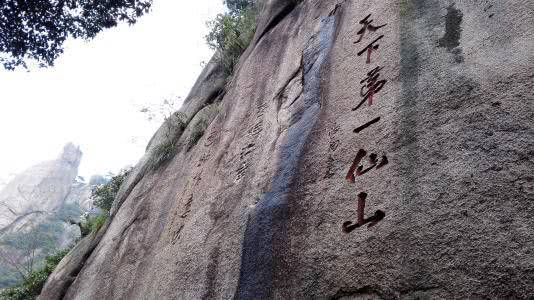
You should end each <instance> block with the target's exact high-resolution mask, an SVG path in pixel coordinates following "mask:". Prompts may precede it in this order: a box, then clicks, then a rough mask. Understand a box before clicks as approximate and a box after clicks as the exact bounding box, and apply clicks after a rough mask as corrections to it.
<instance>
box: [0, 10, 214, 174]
mask: <svg viewBox="0 0 534 300" xmlns="http://www.w3.org/2000/svg"><path fill="white" fill-rule="evenodd" d="M222 10H223V4H222V0H194V1H177V0H154V4H153V6H152V11H151V12H150V13H149V14H147V15H145V16H143V17H141V19H140V20H139V21H138V23H137V24H135V25H134V26H127V25H119V26H118V27H116V28H113V29H110V30H108V31H105V32H102V33H100V34H99V35H98V36H97V37H96V38H95V39H94V40H92V41H89V42H84V41H68V42H67V44H66V49H65V53H64V54H63V55H62V56H61V57H60V58H59V59H58V60H57V61H56V63H55V66H54V67H52V68H48V69H34V70H32V71H31V72H26V71H24V70H20V71H15V72H8V71H5V70H3V69H2V68H0V142H1V147H0V179H1V178H6V177H7V176H9V174H11V173H17V172H20V171H22V170H24V169H26V168H28V167H30V166H31V165H33V164H35V163H38V162H40V161H44V160H49V159H54V158H55V157H56V156H57V155H58V154H59V153H60V152H61V150H62V148H63V145H64V144H66V143H67V142H73V143H75V144H77V145H79V146H80V147H81V150H82V151H83V153H84V156H83V158H82V163H81V165H80V175H82V176H84V177H85V178H86V179H88V177H89V176H91V175H92V174H104V173H107V172H108V171H112V172H115V173H116V172H117V171H119V170H120V169H121V168H122V167H124V166H127V165H134V164H135V163H136V162H137V161H138V160H139V158H140V157H141V156H142V154H143V153H144V149H145V146H146V144H147V142H148V140H149V139H150V137H151V136H152V134H153V133H154V132H155V130H156V129H157V127H158V126H159V124H156V123H155V122H149V121H148V120H146V118H145V116H144V115H143V114H142V113H140V112H139V109H140V108H141V106H142V105H143V104H147V103H160V102H161V101H162V99H163V98H164V97H169V96H171V95H175V96H179V97H181V98H182V99H183V98H185V97H186V96H187V94H188V92H189V90H190V88H191V87H192V86H193V84H194V82H195V80H196V78H197V76H198V75H199V74H200V71H201V70H202V67H201V62H202V61H206V62H207V61H208V60H209V59H210V57H211V54H212V51H211V50H210V49H208V47H207V46H206V43H205V41H204V35H205V34H206V31H207V28H206V25H205V23H206V21H207V20H208V19H211V18H212V17H213V16H215V15H216V14H217V13H219V12H221V11H222ZM132 139H134V140H135V141H132Z"/></svg>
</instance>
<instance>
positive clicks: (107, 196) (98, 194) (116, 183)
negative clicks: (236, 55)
mask: <svg viewBox="0 0 534 300" xmlns="http://www.w3.org/2000/svg"><path fill="white" fill-rule="evenodd" d="M130 170H131V169H127V170H122V171H121V172H120V173H119V174H117V175H115V176H112V177H111V179H110V180H109V181H108V182H107V183H104V184H101V185H97V186H95V187H93V189H92V191H91V198H92V199H93V203H94V204H95V206H97V207H98V208H100V209H102V210H105V211H109V210H110V209H111V206H112V205H113V201H114V200H115V196H117V193H118V192H119V189H120V187H121V185H122V183H123V182H124V179H125V178H126V176H128V174H129V173H130Z"/></svg>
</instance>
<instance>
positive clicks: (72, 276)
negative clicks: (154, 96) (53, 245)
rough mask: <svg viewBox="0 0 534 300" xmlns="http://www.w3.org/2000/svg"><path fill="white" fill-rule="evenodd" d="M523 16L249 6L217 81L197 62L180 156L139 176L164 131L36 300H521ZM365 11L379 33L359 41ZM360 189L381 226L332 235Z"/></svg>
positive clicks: (490, 5) (360, 4)
mask: <svg viewBox="0 0 534 300" xmlns="http://www.w3.org/2000/svg"><path fill="white" fill-rule="evenodd" d="M533 9H534V4H533V3H532V2H530V1H516V2H514V3H511V2H506V1H499V2H497V1H495V2H492V1H485V2H480V1H471V2H469V3H467V2H465V1H464V2H460V1H459V2H456V3H453V2H450V1H441V0H428V1H415V0H401V1H360V0H354V1H349V0H347V1H340V2H339V3H335V2H330V1H319V0H306V1H303V2H302V3H298V4H296V5H295V3H294V2H292V1H275V0H271V1H265V5H264V6H263V8H262V13H261V17H260V20H259V23H258V24H259V25H258V31H257V33H256V37H255V38H254V42H253V44H252V45H251V46H250V47H249V49H248V50H247V51H246V52H245V54H244V55H243V56H242V59H241V62H240V64H239V65H238V67H237V72H236V74H235V76H234V77H233V80H232V81H231V82H230V83H228V84H226V85H225V84H224V78H223V77H222V72H221V70H220V67H219V66H218V64H217V63H216V61H212V62H211V63H210V64H209V65H208V66H207V67H206V69H205V70H204V72H203V74H202V75H201V76H200V78H199V80H198V81H197V83H196V84H195V87H194V88H193V90H192V91H191V94H190V95H189V97H188V99H187V100H186V101H185V104H184V107H183V108H182V111H183V112H185V113H187V115H188V118H189V120H193V121H191V122H190V123H189V125H188V126H187V128H185V129H179V128H178V129H175V130H176V131H173V132H172V133H173V136H176V137H178V138H179V140H178V143H177V145H178V146H177V147H178V148H177V154H176V156H175V157H174V158H173V159H172V160H171V161H169V162H167V163H165V164H163V165H161V166H159V167H157V168H151V167H150V166H151V165H150V161H151V160H150V158H151V154H152V153H153V151H154V149H155V147H157V145H158V144H160V143H162V142H163V140H164V136H165V134H164V133H166V132H168V131H169V129H168V128H169V126H170V125H169V124H164V125H163V126H162V128H161V129H160V130H159V131H158V132H157V133H156V134H155V135H154V138H153V139H152V141H151V143H150V145H149V146H148V148H147V153H146V154H145V156H144V157H143V158H142V159H141V160H140V162H139V164H138V165H137V166H136V168H135V169H134V171H132V173H131V175H130V177H129V178H128V180H126V183H125V184H124V185H123V186H122V187H121V191H120V192H119V195H118V197H117V199H116V201H115V204H114V208H113V209H112V218H111V220H110V222H109V223H108V224H106V225H105V226H104V227H103V228H102V230H101V231H100V232H99V233H98V235H95V236H91V237H88V238H86V239H85V240H84V241H83V242H82V243H81V244H80V245H78V247H77V248H76V249H75V250H74V251H73V252H72V253H71V254H70V255H69V256H67V257H66V258H65V259H64V260H63V261H62V263H61V265H60V266H59V267H58V269H57V270H56V271H55V272H54V274H53V275H52V277H51V278H50V279H49V281H48V283H47V285H46V286H45V288H44V290H43V292H42V295H41V299H60V298H64V299H229V298H236V299H266V298H274V299H309V298H319V299H327V298H333V299H435V298H445V299H451V298H452V299H457V298H484V297H495V298H523V299H524V298H528V297H530V296H532V295H533V294H534V286H533V285H532V284H531V283H532V282H534V261H533V259H532V249H534V231H532V230H531V229H532V228H534V219H533V218H532V215H533V214H534V202H533V201H532V200H533V199H534V177H533V176H532V169H533V164H534V152H533V151H532V149H534V147H533V146H534V129H533V128H534V127H533V125H534V124H533V122H534V121H533V120H534V106H533V103H534V102H533V100H534V99H533V95H532V89H533V88H534V87H533V85H534V83H533V82H534V80H533V75H532V74H534V72H533V70H534V60H533V59H534V51H532V50H534V40H533V39H532V32H533V31H534V16H533V15H532V14H531V13H530V12H532V10H533ZM369 14H372V16H371V17H370V19H372V20H373V21H372V23H371V24H372V25H374V26H377V27H378V26H381V25H384V24H386V26H384V27H380V28H378V29H376V31H371V30H368V31H367V32H366V33H365V34H364V36H363V37H362V40H361V41H360V42H356V41H358V39H359V36H360V35H359V34H358V33H359V32H361V29H362V26H363V24H364V23H365V22H362V23H360V21H361V20H363V19H364V18H365V17H366V16H367V15H369ZM380 35H383V37H382V38H381V39H380V40H379V42H378V43H379V47H378V48H377V49H374V48H373V50H372V51H371V52H370V57H369V58H370V59H369V63H366V61H367V55H368V53H369V52H367V50H365V47H366V46H367V45H368V44H369V43H371V42H372V41H373V40H375V39H376V38H378V37H379V36H380ZM512 45H513V46H512ZM362 49H364V51H363V52H362ZM360 52H361V53H362V54H361V55H358V53H360ZM377 67H378V68H377ZM375 68H377V69H376V70H379V71H376V70H375ZM380 68H382V69H380ZM373 70H375V71H373ZM377 72H378V73H379V75H378V77H377V79H376V80H387V82H386V83H385V84H384V85H383V87H382V88H381V89H380V91H377V92H376V93H375V94H374V95H372V102H371V99H365V102H364V103H363V104H362V105H361V106H359V107H358V104H359V103H360V102H361V101H362V99H364V97H365V96H366V92H367V91H368V88H366V87H363V88H362V85H364V84H365V85H366V84H368V83H369V82H370V81H369V80H371V79H369V78H373V77H374V76H376V75H377ZM369 74H371V75H369ZM375 83H376V81H375ZM367 95H368V93H367ZM218 101H221V104H220V106H219V108H218V109H217V111H218V113H217V114H216V115H213V113H211V114H206V111H213V110H212V107H213V106H212V105H213V104H212V103H217V102H218ZM369 102H371V103H372V105H369ZM215 105H217V104H215ZM355 107H358V108H357V109H355ZM200 115H202V116H209V117H207V118H208V119H209V122H210V125H209V126H208V129H207V130H206V132H205V133H204V135H203V137H202V138H201V139H200V141H199V142H198V143H197V144H196V145H195V146H194V147H193V148H192V149H191V150H189V151H188V149H187V147H185V145H187V141H188V138H189V137H190V135H191V131H192V129H191V127H192V126H193V125H192V124H194V123H195V122H194V120H195V119H198V118H199V116H200ZM378 118H380V119H378ZM377 120H378V121H377ZM366 124H367V125H368V126H366ZM360 149H363V150H365V151H366V156H365V157H364V158H363V159H362V160H361V162H360V163H359V164H358V165H357V166H356V167H358V166H360V165H361V167H362V168H361V169H360V168H358V169H357V170H356V171H355V172H358V174H362V175H361V176H355V178H354V182H350V181H351V180H349V181H347V180H346V178H349V179H350V176H347V171H348V170H349V168H350V167H351V164H352V163H353V160H354V159H355V156H356V154H357V153H358V152H359V150H360ZM372 154H374V156H376V157H378V158H382V157H383V156H386V157H387V162H388V163H387V164H383V165H381V168H377V166H376V165H374V166H373V161H374V159H372V157H373V156H372ZM370 157H371V158H370ZM349 175H350V174H349ZM362 192H364V193H365V194H366V200H365V201H366V202H365V211H364V212H365V215H364V217H365V218H370V217H372V216H373V215H377V216H378V215H379V216H382V215H381V214H375V212H376V211H378V210H380V211H382V212H383V213H385V217H384V219H382V220H381V221H379V222H378V223H377V224H376V225H374V226H373V227H370V228H368V227H367V226H360V227H358V228H356V229H354V230H353V231H351V232H350V233H345V232H343V230H342V225H343V223H344V222H346V221H351V222H353V223H354V222H356V219H357V207H358V205H357V204H358V201H359V199H360V198H361V197H360V198H359V197H358V195H360V193H362Z"/></svg>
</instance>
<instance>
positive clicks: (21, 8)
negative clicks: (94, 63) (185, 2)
mask: <svg viewBox="0 0 534 300" xmlns="http://www.w3.org/2000/svg"><path fill="white" fill-rule="evenodd" d="M151 5H152V0H98V1H94V0H3V1H0V63H2V64H3V66H4V68H6V69H8V70H13V69H15V67H17V66H22V67H27V62H30V61H35V62H37V63H38V65H39V66H40V67H48V66H52V65H53V64H54V61H55V60H56V58H57V57H58V56H59V55H60V54H61V53H62V52H63V43H64V42H65V40H66V39H67V38H75V39H77V38H82V39H92V38H94V37H95V36H96V35H97V34H98V33H99V32H101V31H102V30H103V29H106V28H111V27H114V26H116V25H117V24H118V22H121V21H124V22H127V23H129V24H134V23H135V22H136V20H137V19H138V18H139V17H140V16H142V15H143V14H145V13H146V12H148V11H149V9H150V6H151Z"/></svg>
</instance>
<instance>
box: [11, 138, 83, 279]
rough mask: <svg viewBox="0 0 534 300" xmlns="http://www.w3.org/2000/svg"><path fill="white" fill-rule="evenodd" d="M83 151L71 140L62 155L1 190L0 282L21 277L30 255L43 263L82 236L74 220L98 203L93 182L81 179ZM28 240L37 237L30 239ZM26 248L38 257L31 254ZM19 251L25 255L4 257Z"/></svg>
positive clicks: (14, 179)
mask: <svg viewBox="0 0 534 300" xmlns="http://www.w3.org/2000/svg"><path fill="white" fill-rule="evenodd" d="M81 156H82V153H81V151H80V149H79V148H78V147H76V146H74V145H73V144H67V145H66V146H65V147H64V149H63V152H62V153H61V155H60V156H59V157H58V158H57V159H55V160H51V161H47V162H43V163H40V164H37V165H35V166H33V167H31V168H29V169H28V170H26V171H24V172H22V173H21V174H19V175H17V176H15V177H14V178H12V179H11V180H10V181H9V182H8V183H7V184H6V186H5V187H4V188H3V189H2V190H1V191H0V258H1V259H0V286H4V285H7V284H9V283H13V282H14V280H15V279H16V278H17V277H16V276H20V275H19V274H18V272H17V268H20V266H21V265H24V260H35V263H36V264H37V263H38V262H39V261H40V260H41V259H42V258H43V257H44V256H46V255H47V254H51V253H48V251H55V250H57V248H65V247H67V246H68V245H70V244H71V243H72V242H74V241H75V240H76V239H78V238H79V237H80V229H79V228H78V226H77V225H73V224H72V223H71V221H72V222H74V221H76V222H79V221H80V217H81V215H82V213H83V212H84V211H88V210H89V209H90V207H91V206H92V201H91V199H90V195H91V188H90V186H89V185H87V184H85V183H83V182H78V181H76V180H75V179H76V176H77V174H78V166H79V164H80V160H81ZM27 239H34V240H33V241H31V244H28V243H27V242H28V241H27ZM25 241H26V242H25ZM25 243H26V244H25ZM27 247H33V248H32V249H30V248H27ZM28 251H29V252H28ZM26 253H33V255H35V257H33V258H28V257H25V255H26ZM15 254H20V257H19V255H17V256H16V257H4V256H15ZM17 265H18V266H17Z"/></svg>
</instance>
